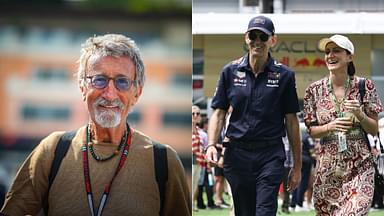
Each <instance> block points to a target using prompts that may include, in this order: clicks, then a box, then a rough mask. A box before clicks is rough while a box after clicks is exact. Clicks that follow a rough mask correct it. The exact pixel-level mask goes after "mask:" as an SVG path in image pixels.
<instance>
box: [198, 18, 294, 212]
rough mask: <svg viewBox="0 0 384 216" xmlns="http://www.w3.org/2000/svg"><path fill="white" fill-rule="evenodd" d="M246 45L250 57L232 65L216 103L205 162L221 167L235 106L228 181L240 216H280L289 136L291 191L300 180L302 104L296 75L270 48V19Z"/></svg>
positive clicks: (258, 24) (261, 21)
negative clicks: (220, 148) (219, 144)
mask: <svg viewBox="0 0 384 216" xmlns="http://www.w3.org/2000/svg"><path fill="white" fill-rule="evenodd" d="M244 40H245V42H246V44H247V46H248V49H249V52H248V53H247V54H246V55H244V56H243V57H241V58H240V59H238V60H235V61H233V62H231V63H229V64H227V65H226V66H225V67H224V69H223V71H222V72H221V74H220V79H219V82H218V85H217V88H216V92H215V95H214V97H213V100H212V108H213V109H214V111H213V114H212V116H211V118H210V122H209V128H208V146H207V148H206V150H207V152H206V156H207V159H208V161H209V162H210V163H217V155H216V149H215V148H214V145H215V143H216V140H218V137H219V134H220V130H221V128H222V127H223V125H224V122H225V115H226V112H227V110H228V108H229V107H230V106H232V107H233V111H232V115H231V118H230V121H229V126H228V129H227V132H226V136H227V137H228V138H229V139H230V141H229V142H228V143H224V147H226V150H225V155H224V175H225V177H226V178H227V179H228V182H229V184H230V186H231V189H232V193H233V201H234V206H235V214H236V215H237V216H238V215H244V216H250V215H257V216H264V215H266V216H271V215H276V211H277V195H278V190H279V185H280V183H281V181H282V178H283V173H284V159H285V153H284V145H283V142H282V137H283V136H284V135H285V131H287V135H288V139H289V143H290V144H291V147H292V152H293V159H294V165H293V168H292V170H291V172H290V175H289V182H288V190H289V191H292V190H294V189H295V188H296V187H297V185H298V184H299V182H300V179H301V144H300V130H299V121H298V118H297V116H296V113H297V112H299V105H298V98H297V93H296V87H295V76H294V73H293V71H292V70H291V69H289V68H288V67H286V66H284V65H282V64H279V63H277V62H276V61H275V60H274V59H273V58H272V57H271V55H270V52H269V50H270V48H271V47H272V46H274V45H275V44H276V42H277V38H276V35H275V29H274V25H273V23H272V21H271V20H270V19H269V18H267V17H265V16H257V17H254V18H253V19H251V20H250V22H249V24H248V29H247V31H246V33H245V35H244Z"/></svg>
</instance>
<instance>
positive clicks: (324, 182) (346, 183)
mask: <svg viewBox="0 0 384 216" xmlns="http://www.w3.org/2000/svg"><path fill="white" fill-rule="evenodd" d="M328 82H329V77H325V78H323V79H321V80H318V81H316V82H314V83H312V84H311V85H310V86H309V87H308V88H307V89H306V91H305V96H304V121H305V123H306V125H307V127H309V126H316V125H324V124H327V123H329V122H331V121H333V120H335V119H336V118H337V112H336V110H337V109H336V107H335V106H334V104H333V102H332V97H331V94H332V93H331V91H332V90H331V89H330V88H329V87H328V86H329V85H328ZM346 99H348V100H351V99H357V100H359V101H360V103H362V104H363V105H364V111H365V112H366V113H376V114H377V113H379V112H381V111H383V106H382V104H381V102H380V99H379V97H378V95H377V92H376V89H375V86H374V84H373V82H372V81H371V80H369V79H366V82H365V96H364V98H363V101H362V102H361V100H360V93H359V78H358V77H356V76H354V77H353V78H352V79H351V84H350V87H349V88H348V89H347V92H346ZM340 111H344V108H343V106H342V105H341V106H340ZM353 121H354V123H353V128H352V129H351V130H350V131H348V132H347V134H346V140H347V141H346V142H347V150H346V151H343V152H339V151H338V148H339V147H338V146H339V145H338V136H337V135H336V134H335V133H329V134H328V135H327V136H324V137H322V145H321V148H320V151H319V155H318V162H317V165H316V173H315V178H314V185H313V199H314V205H315V209H316V212H317V215H321V216H327V215H329V216H344V215H345V216H354V215H356V216H357V215H367V214H368V212H369V208H370V206H371V203H372V198H373V192H374V172H375V171H374V168H373V160H372V155H371V153H370V151H369V147H368V145H369V144H368V143H367V142H368V141H366V139H365V136H364V134H363V131H362V128H361V125H360V123H359V122H358V120H357V118H354V120H353ZM340 170H341V171H340Z"/></svg>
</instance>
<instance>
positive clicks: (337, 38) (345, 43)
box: [319, 34, 355, 54]
mask: <svg viewBox="0 0 384 216" xmlns="http://www.w3.org/2000/svg"><path fill="white" fill-rule="evenodd" d="M329 42H334V43H335V44H336V45H337V46H339V47H341V48H343V49H346V50H348V51H349V52H350V53H351V54H354V52H355V47H354V46H353V44H352V42H351V41H350V40H349V39H348V37H346V36H344V35H338V34H336V35H333V36H332V37H330V38H323V39H321V40H320V41H319V49H320V50H321V51H324V50H325V46H326V45H327V44H328V43H329Z"/></svg>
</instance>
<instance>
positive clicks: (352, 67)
mask: <svg viewBox="0 0 384 216" xmlns="http://www.w3.org/2000/svg"><path fill="white" fill-rule="evenodd" d="M346 51H347V53H348V54H349V55H351V52H349V51H348V50H346ZM347 72H348V75H349V76H353V75H355V73H356V69H355V65H354V64H353V61H351V62H349V64H348V70H347Z"/></svg>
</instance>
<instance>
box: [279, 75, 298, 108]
mask: <svg viewBox="0 0 384 216" xmlns="http://www.w3.org/2000/svg"><path fill="white" fill-rule="evenodd" d="M288 78H289V80H288V83H287V86H286V88H285V90H284V93H283V97H282V99H283V103H282V105H283V112H284V114H287V113H297V112H299V111H300V107H299V99H298V98H297V91H296V80H295V75H294V73H293V72H289V77H288Z"/></svg>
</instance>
